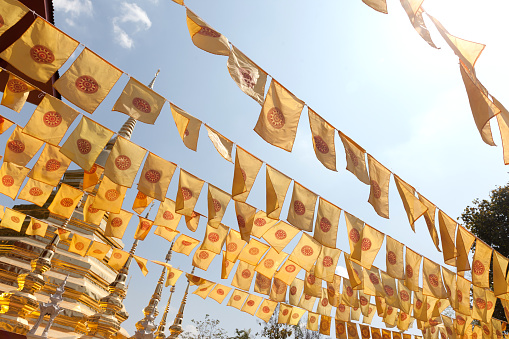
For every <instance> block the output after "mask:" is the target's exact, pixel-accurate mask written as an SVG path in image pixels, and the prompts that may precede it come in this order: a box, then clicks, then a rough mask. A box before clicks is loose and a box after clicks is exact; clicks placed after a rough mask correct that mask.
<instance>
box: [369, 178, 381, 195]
mask: <svg viewBox="0 0 509 339" xmlns="http://www.w3.org/2000/svg"><path fill="white" fill-rule="evenodd" d="M371 191H372V192H373V196H374V197H375V198H376V199H380V197H381V196H382V190H381V189H380V186H379V185H378V183H377V182H376V181H375V180H371Z"/></svg>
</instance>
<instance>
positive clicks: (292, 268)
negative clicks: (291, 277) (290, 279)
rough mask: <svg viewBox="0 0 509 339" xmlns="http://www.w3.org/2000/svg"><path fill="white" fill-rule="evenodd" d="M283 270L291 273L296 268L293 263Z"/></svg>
mask: <svg viewBox="0 0 509 339" xmlns="http://www.w3.org/2000/svg"><path fill="white" fill-rule="evenodd" d="M285 270H286V272H288V273H293V272H295V270H296V268H295V265H288V266H286V267H285Z"/></svg>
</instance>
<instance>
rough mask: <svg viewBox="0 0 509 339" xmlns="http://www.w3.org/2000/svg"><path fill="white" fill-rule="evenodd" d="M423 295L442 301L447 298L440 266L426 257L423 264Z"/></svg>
mask: <svg viewBox="0 0 509 339" xmlns="http://www.w3.org/2000/svg"><path fill="white" fill-rule="evenodd" d="M422 274H423V293H424V294H425V295H431V296H434V297H435V298H438V299H442V298H445V297H446V294H445V290H444V286H443V284H442V274H441V273H440V265H438V264H436V263H434V262H433V261H431V260H429V259H428V258H426V257H424V262H423V269H422Z"/></svg>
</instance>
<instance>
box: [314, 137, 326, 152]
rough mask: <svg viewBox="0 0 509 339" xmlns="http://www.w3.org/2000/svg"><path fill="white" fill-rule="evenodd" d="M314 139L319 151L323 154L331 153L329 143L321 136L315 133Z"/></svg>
mask: <svg viewBox="0 0 509 339" xmlns="http://www.w3.org/2000/svg"><path fill="white" fill-rule="evenodd" d="M313 140H314V141H315V147H316V149H317V150H318V152H320V153H323V154H327V153H329V146H327V143H326V142H325V141H324V140H323V139H322V137H321V136H319V135H315V136H314V137H313Z"/></svg>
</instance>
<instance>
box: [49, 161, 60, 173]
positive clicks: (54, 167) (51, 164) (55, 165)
mask: <svg viewBox="0 0 509 339" xmlns="http://www.w3.org/2000/svg"><path fill="white" fill-rule="evenodd" d="M59 168H60V161H58V160H57V159H49V160H48V161H47V162H46V171H48V172H53V171H56V170H58V169H59Z"/></svg>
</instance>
